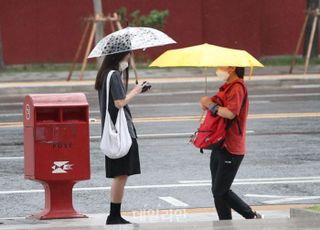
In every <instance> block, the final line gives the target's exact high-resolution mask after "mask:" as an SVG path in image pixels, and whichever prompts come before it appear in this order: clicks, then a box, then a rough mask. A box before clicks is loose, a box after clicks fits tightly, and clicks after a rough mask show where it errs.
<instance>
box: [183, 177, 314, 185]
mask: <svg viewBox="0 0 320 230" xmlns="http://www.w3.org/2000/svg"><path fill="white" fill-rule="evenodd" d="M282 180H284V181H289V180H320V176H310V177H270V178H243V179H235V180H234V181H235V182H243V181H282ZM178 182H179V183H181V184H188V183H191V184H194V183H210V182H211V180H180V181H178Z"/></svg>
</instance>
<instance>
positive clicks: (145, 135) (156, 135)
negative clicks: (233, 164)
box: [90, 130, 255, 140]
mask: <svg viewBox="0 0 320 230" xmlns="http://www.w3.org/2000/svg"><path fill="white" fill-rule="evenodd" d="M254 132H255V131H254V130H247V131H246V133H247V134H249V133H254ZM192 134H193V133H151V134H138V138H152V137H189V136H191V135H192ZM100 138H101V136H90V139H91V140H95V139H100Z"/></svg>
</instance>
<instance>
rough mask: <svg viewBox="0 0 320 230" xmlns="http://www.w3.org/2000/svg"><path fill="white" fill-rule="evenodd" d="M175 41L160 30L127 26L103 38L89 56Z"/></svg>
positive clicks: (144, 47)
mask: <svg viewBox="0 0 320 230" xmlns="http://www.w3.org/2000/svg"><path fill="white" fill-rule="evenodd" d="M173 43H176V41H174V40H173V39H172V38H170V37H169V36H168V35H166V34H165V33H163V32H161V31H159V30H156V29H153V28H149V27H126V28H124V29H121V30H118V31H116V32H113V33H111V34H109V35H107V36H106V37H104V38H103V39H101V40H100V41H99V42H98V44H97V45H96V46H95V47H94V48H93V50H92V51H91V53H90V54H89V56H88V58H94V57H101V56H105V55H110V54H115V53H121V52H125V51H132V50H139V49H144V50H145V49H147V48H150V47H156V46H163V45H168V44H173Z"/></svg>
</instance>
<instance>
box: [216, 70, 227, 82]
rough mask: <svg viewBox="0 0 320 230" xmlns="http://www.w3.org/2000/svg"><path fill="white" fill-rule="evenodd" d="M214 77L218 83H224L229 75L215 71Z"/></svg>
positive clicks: (221, 71)
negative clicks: (215, 76)
mask: <svg viewBox="0 0 320 230" xmlns="http://www.w3.org/2000/svg"><path fill="white" fill-rule="evenodd" d="M216 75H217V77H218V79H219V81H226V80H227V79H228V78H229V73H228V72H226V71H223V70H217V71H216Z"/></svg>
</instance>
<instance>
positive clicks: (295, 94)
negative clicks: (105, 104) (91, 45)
mask: <svg viewBox="0 0 320 230" xmlns="http://www.w3.org/2000/svg"><path fill="white" fill-rule="evenodd" d="M200 92H201V93H203V91H179V92H166V93H148V94H145V95H143V96H173V95H190V94H199V93H200ZM141 96H142V95H141ZM310 96H320V93H288V94H287V93H282V94H261V95H259V94H256V95H249V98H277V97H310ZM257 103H269V102H268V101H267V100H265V101H263V102H257ZM179 104H181V103H179ZM17 105H21V106H22V105H23V103H22V102H4V103H0V106H17ZM134 106H135V105H131V107H134ZM138 106H141V105H138Z"/></svg>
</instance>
